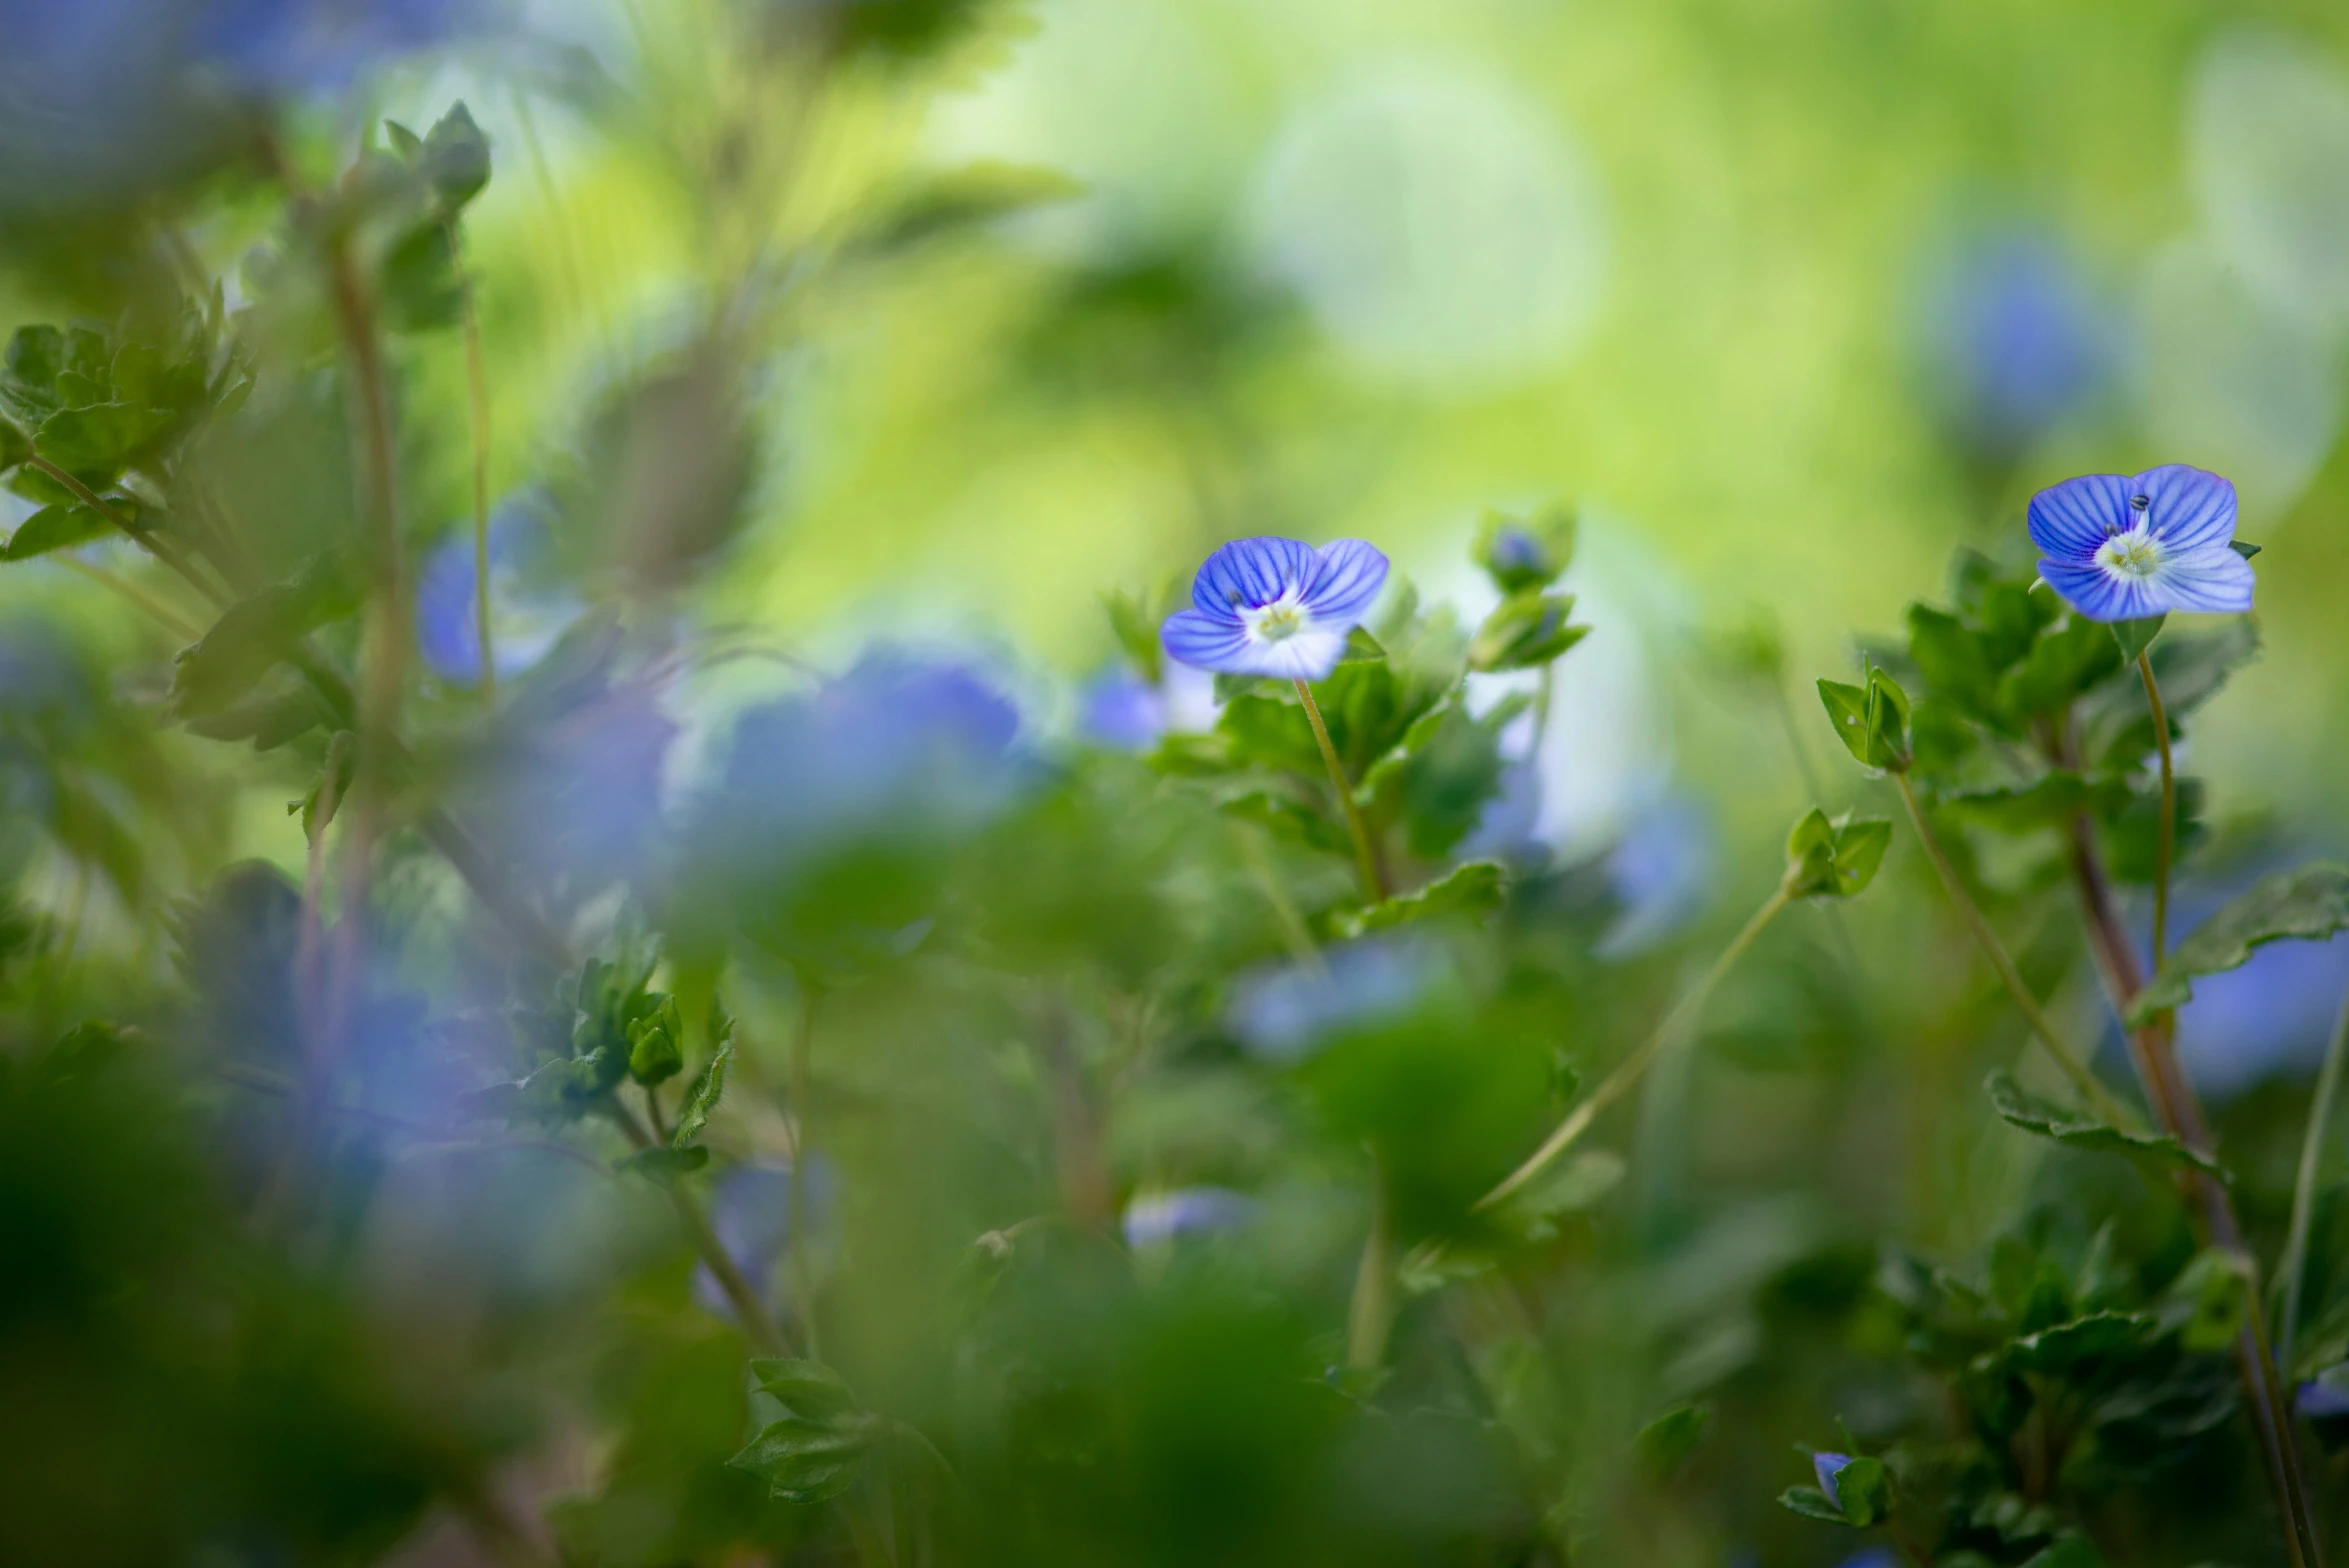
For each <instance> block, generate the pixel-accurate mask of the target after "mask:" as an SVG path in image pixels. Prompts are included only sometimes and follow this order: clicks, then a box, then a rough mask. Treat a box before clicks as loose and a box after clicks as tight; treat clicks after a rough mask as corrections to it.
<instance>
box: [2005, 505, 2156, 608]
mask: <svg viewBox="0 0 2349 1568" xmlns="http://www.w3.org/2000/svg"><path fill="white" fill-rule="evenodd" d="M2129 484H2130V482H2129V481H2128V480H2126V479H2123V478H2122V477H2121V476H2120V475H2118V474H2082V475H2081V476H2080V477H2079V478H2077V479H2067V480H2065V481H2064V482H2063V483H2062V484H2060V485H2051V486H2049V487H2048V488H2047V489H2045V490H2042V491H2040V492H2039V493H2038V494H2037V495H2035V496H2033V497H2031V511H2030V523H2031V542H2032V543H2033V544H2035V545H2037V546H2038V547H2039V548H2040V549H2041V550H2043V551H2045V552H2046V553H2047V554H2049V555H2051V556H2054V557H2055V558H2056V559H2057V560H2059V561H2077V562H2079V563H2081V564H2083V565H2085V564H2086V563H2087V562H2088V561H2090V560H2091V559H2093V558H2094V557H2095V554H2096V547H2097V546H2098V545H2101V544H2103V543H2104V541H2105V539H2106V538H2107V537H2109V536H2110V535H2111V534H2113V533H2114V532H2116V531H2118V530H2121V529H2125V528H2127V527H2129V525H2130V517H2129V497H2130V496H2131V495H2133V494H2135V493H2136V492H2134V491H2133V490H2131V489H2130V488H2129ZM2043 575H2044V573H2043ZM2047 580H2048V581H2049V582H2051V583H2052V582H2054V581H2055V579H2054V578H2053V577H2052V576H2049V577H2048V579H2047ZM2065 597H2066V598H2069V597H2070V595H2068V594H2067V595H2065Z"/></svg>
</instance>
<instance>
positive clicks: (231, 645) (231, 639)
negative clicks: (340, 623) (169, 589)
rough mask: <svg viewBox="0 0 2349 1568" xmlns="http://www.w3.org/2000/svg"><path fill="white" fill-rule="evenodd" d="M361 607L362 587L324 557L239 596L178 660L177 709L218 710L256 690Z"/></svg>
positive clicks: (193, 713)
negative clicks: (303, 644) (311, 640)
mask: <svg viewBox="0 0 2349 1568" xmlns="http://www.w3.org/2000/svg"><path fill="white" fill-rule="evenodd" d="M358 605H359V596H358V591H357V589H356V588H355V587H354V586H353V585H352V584H351V582H350V580H349V579H348V577H347V576H346V575H345V574H344V573H343V571H342V570H341V565H340V563H339V562H338V561H337V560H335V559H334V558H333V557H331V556H324V555H321V556H318V557H315V558H314V559H313V560H312V561H311V562H310V563H309V565H307V566H305V567H304V568H303V569H302V572H301V574H300V575H299V576H297V577H295V578H294V579H292V580H291V581H289V582H283V583H275V584H272V585H271V586H269V587H267V588H263V589H261V590H260V591H259V592H257V593H253V594H249V595H247V596H246V597H245V598H242V599H239V600H238V601H237V602H236V603H234V604H232V605H230V606H229V607H228V608H227V609H226V610H224V611H222V612H221V615H220V619H219V620H218V621H215V622H214V623H213V625H212V629H211V630H210V631H208V632H206V633H205V634H204V636H203V638H202V640H201V641H199V642H197V643H196V644H194V645H193V646H192V647H188V648H184V649H182V650H181V651H180V654H179V657H178V658H177V659H176V660H175V661H174V663H173V668H172V673H171V698H172V711H173V712H174V713H175V714H176V715H177V716H178V717H180V718H182V719H189V718H201V717H204V716H205V715H207V714H215V713H219V712H220V711H222V710H223V709H225V708H226V707H228V706H229V704H231V703H233V702H235V701H236V700H237V699H238V698H240V697H242V696H243V695H244V694H245V693H246V692H247V691H249V690H251V689H252V687H253V683H254V682H256V681H258V680H259V679H260V678H261V677H262V676H264V675H266V674H268V673H269V671H270V669H271V668H272V667H273V666H274V665H275V664H276V663H277V662H278V661H279V660H280V659H282V658H284V657H285V655H286V653H287V652H288V651H289V650H290V649H291V648H292V647H293V645H294V643H295V642H297V641H298V640H299V639H300V638H302V637H303V636H304V635H305V634H307V633H309V632H311V631H313V630H315V629H316V628H318V627H320V626H322V625H324V624H326V623H327V622H328V621H331V620H335V619H337V618H339V617H341V616H344V615H348V614H350V613H351V612H353V611H354V610H356V609H357V608H358Z"/></svg>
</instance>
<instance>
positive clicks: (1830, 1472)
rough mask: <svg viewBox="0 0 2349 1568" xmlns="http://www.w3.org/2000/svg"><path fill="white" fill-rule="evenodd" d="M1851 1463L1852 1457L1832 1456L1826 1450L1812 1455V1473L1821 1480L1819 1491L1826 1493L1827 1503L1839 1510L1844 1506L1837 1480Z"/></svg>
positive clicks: (1846, 1455) (1847, 1455) (1843, 1455)
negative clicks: (1838, 1490)
mask: <svg viewBox="0 0 2349 1568" xmlns="http://www.w3.org/2000/svg"><path fill="white" fill-rule="evenodd" d="M1850 1463H1851V1455H1849V1454H1831V1453H1828V1452H1827V1451H1826V1450H1825V1449H1821V1450H1820V1451H1819V1452H1817V1453H1815V1454H1813V1455H1811V1473H1812V1474H1813V1475H1815V1476H1817V1477H1818V1478H1819V1490H1820V1491H1822V1492H1825V1493H1826V1494H1827V1501H1829V1502H1830V1503H1833V1504H1834V1505H1835V1506H1836V1507H1838V1508H1841V1507H1842V1506H1843V1497H1842V1494H1840V1493H1838V1492H1837V1491H1836V1490H1835V1478H1836V1477H1837V1476H1839V1475H1841V1474H1842V1473H1843V1467H1844V1466H1845V1465H1848V1464H1850Z"/></svg>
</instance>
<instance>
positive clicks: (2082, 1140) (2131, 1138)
mask: <svg viewBox="0 0 2349 1568" xmlns="http://www.w3.org/2000/svg"><path fill="white" fill-rule="evenodd" d="M1983 1087H1984V1088H1986V1089H1987V1090H1988V1091H1989V1093H1990V1104H1991V1108H1992V1109H1994V1110H1996V1111H1997V1112H1998V1115H1999V1119H2000V1120H2002V1121H2004V1122H2006V1123H2007V1124H2008V1125H2009V1126H2011V1127H2020V1128H2021V1129H2022V1130H2023V1131H2025V1132H2028V1133H2035V1134H2037V1135H2038V1136H2039V1137H2042V1138H2048V1139H2052V1140H2053V1141H2055V1142H2057V1143H2060V1144H2063V1145H2065V1146H2066V1147H2068V1148H2074V1149H2088V1150H2093V1151H2096V1152H2098V1153H2104V1154H2121V1155H2126V1156H2128V1157H2129V1158H2131V1159H2136V1160H2146V1161H2150V1162H2152V1163H2154V1164H2157V1165H2189V1166H2192V1167H2194V1168H2195V1169H2197V1170H2201V1171H2204V1172H2207V1173H2208V1174H2210V1175H2213V1176H2216V1177H2218V1178H2220V1179H2221V1180H2226V1179H2228V1177H2227V1171H2226V1168H2225V1167H2224V1166H2222V1165H2220V1164H2219V1163H2218V1162H2217V1161H2215V1160H2213V1159H2211V1158H2209V1157H2208V1156H2207V1155H2203V1154H2198V1153H2196V1152H2195V1151H2194V1150H2192V1149H2189V1148H2187V1147H2186V1146H2185V1145H2184V1144H2182V1143H2180V1142H2179V1141H2178V1140H2177V1139H2176V1138H2174V1137H2170V1136H2168V1135H2167V1134H2160V1133H2144V1132H2130V1131H2127V1130H2126V1129H2124V1128H2119V1127H2115V1126H2113V1125H2112V1124H2111V1123H2109V1122H2105V1121H2100V1120H2098V1119H2097V1118H2096V1117H2095V1116H2093V1115H2091V1114H2089V1113H2088V1112H2086V1111H2075V1110H2067V1109H2065V1108H2064V1107H2063V1106H2060V1105H2057V1104H2056V1103H2055V1102H2054V1101H2052V1100H2048V1099H2045V1098H2043V1097H2042V1096H2039V1095H2036V1094H2033V1093H2031V1092H2030V1091H2029V1090H2028V1089H2025V1088H2024V1087H2023V1086H2022V1085H2021V1084H2018V1083H2016V1082H2015V1080H2014V1075H2013V1074H2011V1073H2007V1072H1995V1073H1992V1074H1991V1075H1990V1079H1989V1081H1988V1082H1987V1083H1986V1084H1985V1085H1984V1086H1983Z"/></svg>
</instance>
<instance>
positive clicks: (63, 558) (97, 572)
mask: <svg viewBox="0 0 2349 1568" xmlns="http://www.w3.org/2000/svg"><path fill="white" fill-rule="evenodd" d="M49 559H51V560H53V561H55V562H56V563H57V564H58V565H59V566H62V567H64V568H65V569H66V570H67V571H69V572H72V573H74V574H75V575H76V576H78V577H86V578H88V579H89V580H90V581H91V582H94V583H96V584H97V585H98V586H99V587H101V588H103V589H105V590H106V591H107V592H109V593H112V594H118V595H120V596H121V597H122V598H123V599H125V600H126V601H128V602H129V603H131V604H134V605H137V606H138V607H139V609H140V610H142V611H143V612H145V614H146V615H147V616H148V618H150V619H151V620H153V621H154V622H155V624H157V625H158V626H161V627H162V628H163V629H164V630H165V631H167V632H169V633H171V635H173V636H174V637H178V638H181V639H184V640H185V641H188V642H194V641H195V640H196V639H197V638H199V637H201V636H203V635H204V633H203V632H202V631H201V630H200V629H198V628H197V626H196V625H195V624H194V623H193V622H191V621H189V620H187V619H186V618H185V617H183V616H182V615H181V614H180V613H179V612H178V611H177V610H175V609H173V608H172V607H171V606H170V605H168V604H165V603H164V602H163V601H162V600H160V599H158V598H156V597H155V596H154V595H153V594H150V593H148V592H147V591H146V590H145V589H144V588H141V587H139V586H138V585H137V584H136V583H132V582H129V581H127V580H126V579H124V578H120V577H117V576H115V575H114V574H113V573H112V572H110V571H108V570H106V568H104V567H103V566H92V565H91V564H90V563H89V562H87V561H85V560H83V559H81V557H79V556H76V555H70V554H67V553H65V552H63V551H60V552H58V553H57V554H56V555H53V556H51V557H50V558H49Z"/></svg>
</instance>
